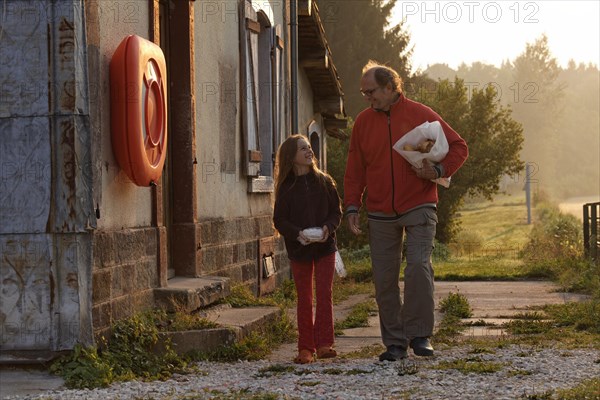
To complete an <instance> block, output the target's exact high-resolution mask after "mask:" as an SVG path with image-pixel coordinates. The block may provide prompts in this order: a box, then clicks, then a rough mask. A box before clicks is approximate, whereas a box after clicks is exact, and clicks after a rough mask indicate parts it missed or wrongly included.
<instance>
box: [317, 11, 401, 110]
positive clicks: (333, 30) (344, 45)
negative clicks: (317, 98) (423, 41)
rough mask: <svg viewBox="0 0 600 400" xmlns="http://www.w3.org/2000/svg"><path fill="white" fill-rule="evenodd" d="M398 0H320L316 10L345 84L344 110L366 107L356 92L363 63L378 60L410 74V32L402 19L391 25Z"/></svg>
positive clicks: (357, 91) (399, 71)
mask: <svg viewBox="0 0 600 400" xmlns="http://www.w3.org/2000/svg"><path fill="white" fill-rule="evenodd" d="M396 1H397V0H385V1H383V0H319V1H318V5H319V10H320V14H321V19H322V20H323V25H324V28H325V32H327V40H328V42H329V45H330V47H331V52H332V57H333V62H334V63H335V66H336V68H337V70H338V73H339V75H340V79H341V81H342V85H343V87H344V104H345V107H346V113H347V114H348V115H350V116H352V117H356V115H357V114H358V113H359V112H360V111H362V110H363V109H364V108H365V107H367V103H365V101H364V100H363V98H362V96H361V95H360V92H359V89H360V88H359V80H360V77H361V71H362V67H363V66H364V65H365V64H366V63H367V62H368V61H369V60H370V59H373V60H377V61H379V62H381V63H385V64H387V65H389V66H390V67H392V68H394V69H395V70H396V71H398V73H399V74H400V76H401V77H402V78H403V79H404V80H405V81H406V80H407V79H408V78H409V74H410V69H411V67H410V63H409V57H410V54H411V50H410V49H408V43H409V40H410V36H409V34H408V33H407V32H406V30H405V29H404V25H403V23H402V22H401V23H399V24H397V25H395V26H390V18H391V12H392V9H393V8H394V6H395V5H396Z"/></svg>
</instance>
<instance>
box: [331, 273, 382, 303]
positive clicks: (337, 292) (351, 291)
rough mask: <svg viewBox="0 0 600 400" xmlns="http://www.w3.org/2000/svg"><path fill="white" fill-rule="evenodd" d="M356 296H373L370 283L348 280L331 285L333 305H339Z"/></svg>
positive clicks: (373, 288)
mask: <svg viewBox="0 0 600 400" xmlns="http://www.w3.org/2000/svg"><path fill="white" fill-rule="evenodd" d="M356 294H369V295H375V287H374V286H373V284H372V283H365V282H356V281H354V280H351V279H348V278H344V279H343V280H336V281H335V282H334V283H333V304H339V303H341V302H342V301H344V300H347V299H348V298H349V297H350V296H353V295H356Z"/></svg>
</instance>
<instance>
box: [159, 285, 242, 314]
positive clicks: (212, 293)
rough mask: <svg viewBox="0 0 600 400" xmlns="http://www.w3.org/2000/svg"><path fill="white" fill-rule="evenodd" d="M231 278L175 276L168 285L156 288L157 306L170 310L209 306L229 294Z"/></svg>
mask: <svg viewBox="0 0 600 400" xmlns="http://www.w3.org/2000/svg"><path fill="white" fill-rule="evenodd" d="M230 290H231V286H230V283H229V278H224V277H220V276H203V277H200V278H185V277H175V278H173V279H169V280H168V286H167V287H164V288H157V289H154V299H155V302H156V305H157V306H162V307H165V308H166V309H167V310H168V311H175V310H180V311H185V312H192V311H195V310H198V309H200V308H205V307H209V306H211V305H212V304H214V303H216V302H217V301H219V300H221V299H222V298H224V297H226V296H227V295H229V293H230Z"/></svg>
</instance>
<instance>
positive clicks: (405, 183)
mask: <svg viewBox="0 0 600 400" xmlns="http://www.w3.org/2000/svg"><path fill="white" fill-rule="evenodd" d="M432 121H439V122H440V123H441V125H442V129H443V130H444V134H445V135H446V138H447V139H448V145H449V151H448V154H447V155H446V157H445V158H444V159H443V160H442V161H441V162H440V163H439V164H441V165H442V167H443V171H444V176H446V177H448V176H451V175H452V174H454V173H455V172H456V170H458V168H460V166H461V165H462V164H463V163H464V162H465V160H466V159H467V156H468V153H469V152H468V149H467V144H466V142H465V141H464V139H463V138H461V137H460V136H459V135H458V133H456V132H455V131H454V129H452V128H451V127H450V125H448V124H447V123H446V122H444V121H443V120H442V118H441V117H440V116H439V115H438V114H437V113H435V112H434V111H433V110H432V109H431V108H429V107H427V106H425V105H423V104H421V103H417V102H415V101H412V100H409V99H407V98H406V97H404V95H400V98H399V99H398V101H397V102H396V103H394V104H393V105H392V106H391V108H390V112H389V116H388V114H387V113H385V112H381V111H376V110H374V109H373V108H368V109H366V110H364V111H362V112H361V113H360V114H359V115H358V117H357V118H356V121H355V123H354V128H353V129H352V137H351V139H350V150H349V152H348V162H347V164H346V175H345V177H344V206H345V207H346V209H347V208H348V207H350V206H354V207H357V208H360V207H361V206H362V195H363V192H364V190H365V188H367V191H368V195H367V210H368V211H369V212H383V213H386V214H402V213H404V212H406V211H408V210H410V209H412V208H414V207H417V206H419V205H421V204H426V203H437V201H438V194H437V185H436V184H435V183H434V182H432V181H430V180H426V179H421V178H419V177H417V175H416V173H415V171H413V169H412V168H411V165H410V163H409V162H408V161H406V160H405V159H404V158H403V157H402V156H401V155H400V154H398V152H396V151H395V150H394V149H392V146H393V145H394V143H396V142H397V141H398V139H400V138H401V137H402V136H404V135H405V134H406V133H407V132H409V131H411V130H412V129H414V128H415V127H417V126H419V125H421V124H422V123H424V122H432Z"/></svg>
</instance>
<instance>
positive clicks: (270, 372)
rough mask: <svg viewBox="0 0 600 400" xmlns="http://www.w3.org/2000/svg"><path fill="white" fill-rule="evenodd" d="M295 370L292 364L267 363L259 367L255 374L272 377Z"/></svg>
mask: <svg viewBox="0 0 600 400" xmlns="http://www.w3.org/2000/svg"><path fill="white" fill-rule="evenodd" d="M295 371H296V368H295V367H294V366H293V365H282V364H273V365H269V366H268V367H264V368H261V369H259V370H258V373H257V374H256V376H257V377H259V378H266V377H272V376H280V375H285V374H292V373H294V372H295Z"/></svg>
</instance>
